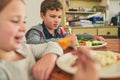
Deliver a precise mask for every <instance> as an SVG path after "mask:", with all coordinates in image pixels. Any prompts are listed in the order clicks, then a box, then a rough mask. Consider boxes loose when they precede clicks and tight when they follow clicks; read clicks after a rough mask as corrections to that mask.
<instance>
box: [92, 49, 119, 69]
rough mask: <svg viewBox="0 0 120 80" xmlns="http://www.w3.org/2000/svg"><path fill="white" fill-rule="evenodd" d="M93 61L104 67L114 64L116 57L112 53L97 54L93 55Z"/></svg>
mask: <svg viewBox="0 0 120 80" xmlns="http://www.w3.org/2000/svg"><path fill="white" fill-rule="evenodd" d="M94 59H95V61H97V62H98V63H99V64H100V65H101V66H102V67H104V66H107V65H111V64H113V63H115V62H116V61H117V55H115V54H114V53H113V52H112V51H105V52H98V53H96V54H95V55H94Z"/></svg>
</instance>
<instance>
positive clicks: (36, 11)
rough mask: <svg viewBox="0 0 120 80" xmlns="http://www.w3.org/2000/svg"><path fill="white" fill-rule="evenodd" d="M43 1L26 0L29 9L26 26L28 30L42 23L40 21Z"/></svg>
mask: <svg viewBox="0 0 120 80" xmlns="http://www.w3.org/2000/svg"><path fill="white" fill-rule="evenodd" d="M42 1H43V0H25V3H26V8H27V18H26V22H27V23H26V25H27V27H28V28H30V27H32V26H33V25H36V24H38V23H40V22H42V20H41V19H40V4H41V2H42Z"/></svg>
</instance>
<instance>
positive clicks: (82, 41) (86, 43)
mask: <svg viewBox="0 0 120 80" xmlns="http://www.w3.org/2000/svg"><path fill="white" fill-rule="evenodd" d="M78 44H79V46H99V45H102V43H101V42H100V41H96V40H93V39H91V40H88V39H85V38H80V39H78Z"/></svg>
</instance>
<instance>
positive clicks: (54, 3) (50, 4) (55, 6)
mask: <svg viewBox="0 0 120 80" xmlns="http://www.w3.org/2000/svg"><path fill="white" fill-rule="evenodd" d="M40 8H41V9H40V12H41V13H43V14H44V15H45V14H46V12H47V10H56V11H59V10H60V9H61V10H63V6H62V4H61V2H60V1H59V0H44V1H43V2H42V3H41V6H40Z"/></svg>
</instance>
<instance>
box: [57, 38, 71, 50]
mask: <svg viewBox="0 0 120 80" xmlns="http://www.w3.org/2000/svg"><path fill="white" fill-rule="evenodd" d="M56 42H57V43H58V44H59V45H60V46H61V47H62V49H63V50H65V49H67V48H68V47H69V46H70V45H71V40H70V39H69V38H61V39H58V40H56Z"/></svg>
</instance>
